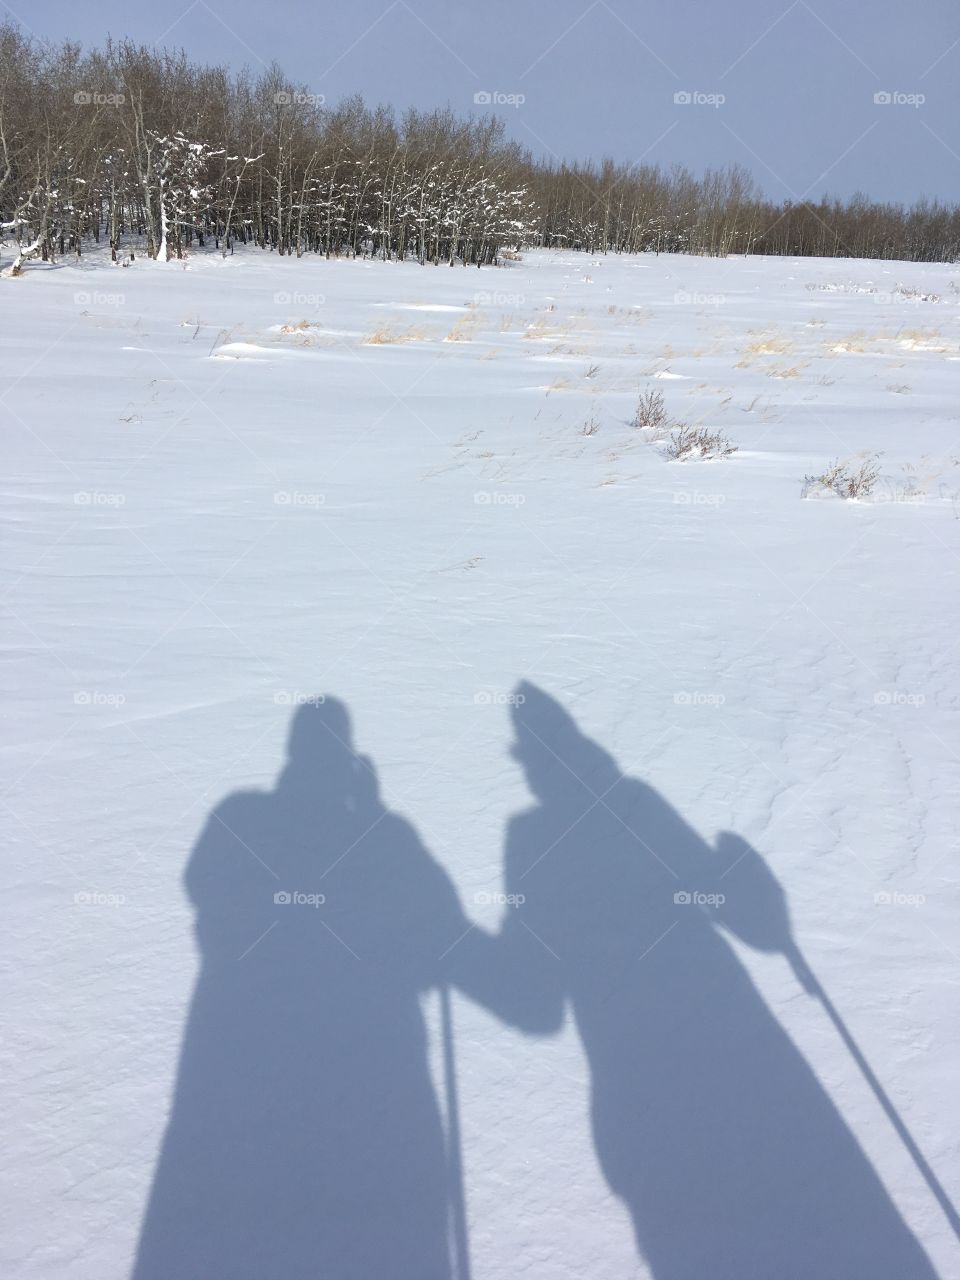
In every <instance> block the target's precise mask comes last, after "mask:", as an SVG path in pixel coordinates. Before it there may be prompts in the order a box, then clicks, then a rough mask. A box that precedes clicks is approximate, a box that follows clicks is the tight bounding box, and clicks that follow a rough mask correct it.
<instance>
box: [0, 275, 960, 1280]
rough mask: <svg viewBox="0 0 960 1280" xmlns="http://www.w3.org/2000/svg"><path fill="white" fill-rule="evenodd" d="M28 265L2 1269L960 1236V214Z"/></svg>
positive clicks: (926, 1247)
mask: <svg viewBox="0 0 960 1280" xmlns="http://www.w3.org/2000/svg"><path fill="white" fill-rule="evenodd" d="M0 293H2V299H0V300H2V313H0V325H2V328H0V336H2V347H0V350H2V382H0V415H2V420H3V426H4V433H5V439H6V449H7V478H6V480H5V482H4V504H3V517H2V518H3V528H4V539H3V542H4V552H3V555H4V564H5V578H6V584H5V597H4V623H5V627H4V641H3V656H4V659H5V662H4V664H3V696H4V705H5V708H6V712H7V717H6V725H7V728H6V737H5V747H4V752H3V774H4V782H5V793H4V799H3V803H4V806H5V816H6V819H7V829H8V831H9V836H10V843H9V852H8V856H7V858H6V860H5V862H4V871H3V877H4V885H3V900H4V904H5V927H4V942H3V953H4V956H5V960H4V968H5V975H6V978H5V987H6V993H7V994H6V997H5V1003H6V1006H7V1014H8V1024H7V1034H6V1036H5V1041H4V1048H3V1050H2V1053H3V1065H4V1076H5V1083H4V1097H5V1099H6V1113H7V1134H6V1140H5V1144H4V1155H3V1195H2V1204H3V1208H2V1211H0V1213H2V1219H0V1221H2V1231H0V1237H2V1245H0V1250H2V1252H0V1271H2V1273H3V1275H5V1276H10V1277H17V1278H18V1280H39V1278H40V1277H56V1278H57V1280H114V1278H117V1277H126V1276H128V1275H131V1274H133V1269H134V1265H135V1263H134V1259H135V1256H136V1254H137V1249H138V1241H139V1240H140V1238H141V1233H142V1239H143V1243H142V1245H141V1247H140V1261H139V1264H138V1265H137V1269H136V1276H137V1280H147V1278H148V1277H149V1278H150V1280H159V1278H161V1277H162V1278H163V1280H200V1278H201V1277H202V1278H203V1280H221V1278H222V1280H228V1278H229V1280H239V1277H246V1276H250V1277H251V1278H253V1277H257V1280H267V1278H268V1277H269V1278H270V1280H299V1278H300V1277H306V1276H314V1275H317V1276H319V1275H322V1276H324V1277H327V1276H329V1277H337V1278H338V1280H339V1278H342V1277H357V1280H360V1278H361V1277H363V1280H387V1277H388V1276H394V1277H397V1278H398V1280H428V1278H432V1277H441V1276H446V1275H450V1274H457V1264H456V1260H455V1262H454V1264H452V1265H453V1270H452V1271H451V1270H449V1269H448V1265H447V1262H446V1260H445V1259H446V1249H447V1246H446V1245H445V1244H444V1242H443V1239H442V1237H443V1236H444V1234H445V1233H447V1234H449V1236H450V1240H451V1243H450V1246H449V1248H450V1251H451V1252H452V1253H453V1254H454V1255H459V1275H460V1280H463V1277H464V1276H465V1274H466V1270H465V1268H464V1265H463V1256H464V1254H467V1253H468V1254H469V1274H471V1275H472V1276H473V1277H474V1280H501V1278H503V1277H508V1276H510V1277H515V1276H519V1275H521V1274H523V1275H529V1276H532V1277H536V1280H561V1278H563V1280H567V1278H571V1280H572V1278H573V1277H578V1278H580V1277H584V1276H589V1277H591V1280H623V1277H626V1276H637V1277H647V1276H653V1277H656V1280H663V1278H664V1277H666V1278H668V1280H707V1278H708V1277H709V1280H772V1277H774V1276H776V1277H778V1280H792V1278H796V1280H801V1278H802V1280H809V1278H810V1277H814V1276H816V1277H818V1280H828V1278H835V1280H841V1278H842V1280H916V1278H917V1277H924V1278H926V1277H928V1276H933V1275H937V1276H939V1277H941V1280H948V1278H950V1277H960V1248H958V1243H957V1240H956V1238H955V1236H954V1235H953V1233H952V1231H951V1228H950V1225H949V1223H948V1221H947V1217H946V1216H945V1214H944V1212H943V1209H942V1207H941V1205H940V1204H938V1201H937V1198H936V1196H937V1190H936V1184H935V1182H934V1179H936V1180H938V1181H939V1184H941V1185H942V1187H943V1189H944V1191H945V1194H946V1195H947V1196H949V1197H951V1198H952V1199H953V1200H954V1201H956V1200H957V1199H958V1198H960V1169H958V1161H957V1155H958V1146H960V1144H958V1138H957V1128H956V1079H957V1072H958V1068H960V984H958V961H960V954H958V944H957V930H956V919H957V905H958V904H957V866H956V856H957V836H956V832H957V801H958V798H960V772H958V764H960V737H958V734H957V689H958V688H960V642H958V621H957V613H956V600H957V587H958V577H960V574H958V551H960V522H958V517H960V466H958V462H960V397H958V394H957V393H958V387H960V270H958V269H957V268H956V267H948V266H920V265H912V264H900V263H879V262H863V261H824V260H811V259H807V260H801V261H791V260H776V259H750V258H739V259H729V260H725V261H714V260H705V259H699V258H685V257H679V256H669V257H660V258H654V257H640V258H622V259H617V258H613V257H608V258H596V259H594V258H590V257H589V256H586V255H578V254H561V253H542V254H528V255H525V257H524V260H523V261H522V262H520V263H510V264H507V265H506V266H504V267H503V268H502V269H485V270H482V271H478V270H464V269H461V268H455V269H450V268H447V267H443V268H419V267H416V266H413V265H397V264H384V263H371V262H326V261H322V260H319V261H318V260H312V259H304V260H303V261H299V262H298V261H293V260H290V261H287V260H280V261H278V260H276V259H275V258H272V257H269V256H267V255H257V254H254V253H250V254H242V255H241V254H237V256H235V257H233V258H231V259H229V260H228V261H226V262H223V261H222V260H220V259H219V258H218V257H215V256H209V257H206V258H195V259H194V260H192V261H191V262H190V264H189V268H188V269H184V268H183V266H182V265H177V264H169V265H167V266H158V265H155V264H151V263H148V262H145V261H140V260H138V261H137V262H135V263H133V264H132V265H131V266H130V267H129V269H122V268H120V267H112V266H110V264H109V263H108V262H107V261H105V260H103V259H99V260H98V259H97V258H91V259H87V260H85V261H84V262H83V263H82V264H81V265H79V266H75V265H64V266H63V267H58V268H55V269H44V268H42V267H37V268H35V269H33V270H30V271H29V272H28V273H27V275H26V276H25V278H23V279H22V280H8V281H4V282H3V288H2V290H0ZM650 388H652V389H654V390H659V391H662V393H663V395H664V399H665V403H666V408H667V411H668V413H669V414H670V416H671V417H672V418H675V419H678V420H683V421H687V422H690V423H703V424H705V425H707V426H709V427H710V428H713V429H716V430H719V431H721V432H723V433H724V434H725V435H726V436H728V437H729V438H730V440H731V441H732V442H733V443H734V444H736V445H737V446H738V447H739V451H738V452H737V453H735V454H734V455H733V456H731V457H729V458H727V459H725V460H723V461H712V462H706V461H696V460H695V461H687V462H671V461H669V460H668V458H667V457H666V454H665V448H664V445H663V443H662V442H660V443H658V442H657V441H656V440H653V439H650V437H651V435H653V434H655V433H651V432H649V431H646V432H644V431H638V430H636V429H635V428H634V427H632V426H631V425H630V418H631V416H632V414H633V410H634V408H635V405H636V401H637V396H638V393H639V391H640V390H645V389H650ZM587 423H592V425H591V426H589V427H587V428H586V430H585V424H587ZM875 452H880V453H881V454H882V456H881V458H880V463H879V465H880V470H881V479H880V481H879V483H878V485H877V487H876V489H875V491H874V494H873V497H872V499H871V500H869V501H862V502H855V503H851V502H845V501H842V500H840V499H837V498H832V497H824V496H822V495H819V496H818V495H817V494H816V492H815V491H814V492H810V491H808V494H807V497H806V498H804V497H803V496H802V495H803V492H804V478H805V476H807V475H808V474H813V473H819V472H821V471H822V470H823V469H824V467H825V466H826V465H827V464H828V463H830V462H831V461H832V460H833V459H835V458H848V457H854V456H856V455H859V454H872V453H875ZM321 698H325V699H326V701H321ZM348 716H349V724H348ZM294 721H295V722H296V730H295V732H294V734H293V741H292V745H291V749H290V755H289V761H290V763H289V765H288V767H287V768H286V771H285V773H284V774H283V777H282V778H280V777H279V775H280V773H281V770H282V769H284V764H285V761H286V760H287V759H288V754H287V753H288V735H289V734H290V731H291V725H292V723H293V722H294ZM351 726H352V727H351ZM351 734H352V739H351ZM354 746H355V748H356V751H357V752H358V753H360V757H362V759H359V760H358V758H357V757H356V756H354V755H353V754H352V748H353V747H354ZM278 779H279V780H278ZM237 792H246V793H248V794H247V795H245V796H239V797H238V796H237V795H236V793H237ZM250 792H256V793H259V794H254V795H251V794H249V793H250ZM388 810H389V811H390V812H389V813H388V812H387V811H388ZM211 815H213V816H212V817H211ZM518 815H522V816H519V817H518ZM401 820H402V821H401ZM201 832H204V834H203V837H202V839H201ZM723 833H732V835H730V834H728V835H724V834H723ZM198 841H199V844H198ZM744 841H745V842H747V843H746V844H744V843H743V842H744ZM751 849H752V850H756V851H757V853H756V854H754V853H753V852H751ZM191 851H193V853H191ZM505 858H506V862H505ZM188 864H189V872H188V874H187V879H186V883H185V881H184V874H185V872H186V871H187V868H188ZM774 878H775V879H774ZM776 881H778V882H779V885H780V887H781V889H782V894H783V895H784V898H785V902H786V904H787V905H788V908H789V912H790V915H791V918H792V922H793V939H794V941H795V943H796V946H797V947H798V949H799V953H800V954H802V956H803V957H804V958H805V961H806V962H807V963H808V964H809V966H810V969H811V970H812V971H813V973H814V974H815V975H816V978H817V979H819V981H820V983H822V990H823V991H824V992H825V993H826V995H827V996H828V998H829V1000H830V1001H831V1002H832V1004H833V1006H834V1008H835V1010H836V1011H837V1014H838V1015H839V1017H840V1018H841V1019H842V1020H843V1025H844V1026H845V1028H846V1030H847V1031H848V1033H849V1035H850V1036H852V1038H853V1040H854V1041H855V1042H856V1045H857V1046H858V1047H859V1050H860V1052H861V1053H862V1055H863V1059H865V1061H866V1063H868V1064H869V1068H870V1069H872V1071H873V1072H874V1073H875V1076H876V1080H877V1082H878V1084H879V1086H881V1087H882V1089H883V1090H884V1091H885V1095H886V1097H887V1098H888V1099H889V1105H890V1107H892V1108H893V1110H894V1112H895V1116H896V1117H898V1118H899V1124H900V1125H901V1126H902V1128H901V1132H899V1133H898V1131H897V1129H896V1128H895V1127H894V1123H892V1121H891V1118H890V1115H889V1114H887V1113H886V1112H885V1111H884V1109H883V1106H882V1104H881V1102H880V1101H879V1099H878V1095H877V1090H876V1089H875V1088H873V1087H871V1085H870V1084H869V1083H868V1081H867V1079H866V1078H865V1075H864V1073H863V1071H862V1070H861V1068H860V1066H859V1065H858V1063H857V1061H856V1060H855V1058H854V1057H853V1056H852V1054H851V1052H850V1050H849V1047H848V1046H847V1045H846V1044H845V1043H844V1041H843V1039H842V1038H841V1035H840V1033H839V1032H838V1029H837V1027H836V1026H835V1025H834V1024H833V1023H832V1022H831V1021H830V1019H829V1017H828V1014H827V1011H826V1009H825V1006H824V1004H823V1002H822V1001H821V1000H819V999H818V998H816V994H808V993H807V992H806V991H805V990H804V988H803V986H802V985H801V983H800V981H799V980H798V977H797V972H796V969H797V967H798V966H799V967H800V968H801V969H802V965H801V962H800V961H797V964H796V965H795V966H794V967H791V965H790V964H789V963H788V960H787V959H786V958H785V957H784V955H783V954H782V952H783V949H784V947H785V946H786V945H788V944H789V938H790V935H789V932H788V930H787V926H786V923H785V917H783V915H782V913H781V912H780V906H781V905H782V903H781V899H780V897H779V896H778V894H779V891H778V890H777V887H776ZM274 894H280V895H281V901H279V902H277V903H275V902H274ZM283 894H290V895H299V897H298V898H295V899H294V900H293V901H289V902H285V901H283V900H282V895H283ZM675 895H679V896H678V897H677V900H675ZM684 895H688V896H689V895H700V898H699V902H698V901H689V902H688V901H684V900H683V899H684ZM721 897H722V898H723V899H724V900H725V901H724V902H722V903H720V898H721ZM191 898H192V901H191ZM311 899H312V900H311ZM717 917H719V919H720V920H721V921H723V920H725V921H726V924H725V925H724V924H718V923H717ZM195 920H196V921H197V923H198V929H199V944H198V939H197V936H196V935H195V933H194V922H195ZM471 925H473V926H474V927H472V928H471V927H470V926H471ZM465 931H466V932H465ZM201 947H202V949H203V955H204V963H203V966H202V970H201V950H200V948H201ZM447 984H450V986H451V988H452V996H451V998H450V1013H451V1016H450V1018H449V1019H448V1020H446V1026H445V1020H444V1018H443V1008H442V1006H443V1000H444V996H443V994H442V992H443V991H445V990H446V989H447ZM191 1002H192V1003H191ZM421 1010H422V1019H421ZM188 1018H189V1023H188ZM424 1028H425V1029H426V1040H425V1041H424V1035H423V1031H424ZM181 1051H182V1052H183V1058H182V1060H181V1059H180V1054H181ZM454 1079H455V1081H456V1089H455V1090H452V1088H451V1085H452V1083H453V1081H454ZM454 1094H455V1097H454ZM171 1116H172V1119H171ZM451 1121H453V1124H452V1126H451ZM168 1122H169V1124H170V1127H169V1132H167V1126H168ZM451 1127H452V1128H453V1129H454V1130H456V1129H457V1127H459V1142H456V1143H454V1144H452V1145H451V1144H449V1143H448V1151H447V1156H446V1158H445V1157H444V1151H443V1141H444V1139H443V1136H442V1135H443V1132H447V1133H449V1132H450V1130H451ZM904 1130H905V1131H908V1133H909V1135H911V1137H912V1140H913V1142H915V1144H916V1148H917V1149H918V1151H919V1152H922V1157H923V1158H924V1159H925V1160H926V1161H927V1162H928V1163H929V1166H930V1171H931V1172H929V1173H928V1174H927V1176H926V1177H924V1176H922V1174H921V1172H920V1171H919V1169H918V1163H917V1161H916V1160H915V1159H914V1158H913V1157H912V1155H911V1153H910V1151H909V1150H908V1148H907V1143H906V1142H905V1141H904V1137H905V1134H904ZM165 1132H167V1137H166V1145H165V1146H164V1141H165V1139H164V1135H165ZM458 1153H459V1159H460V1160H461V1161H462V1179H461V1177H460V1176H458V1174H457V1159H458ZM152 1186H153V1188H154V1189H153V1192H152V1195H151V1187H152ZM148 1204H150V1206H151V1208H150V1212H149V1213H148V1212H147V1206H148ZM461 1204H462V1206H463V1215H462V1217H463V1222H462V1224H461V1226H460V1228H459V1229H458V1228H457V1226H456V1222H457V1220H458V1218H459V1216H460V1215H459V1213H458V1206H460V1205H461ZM448 1210H449V1212H448ZM448 1219H449V1222H450V1223H453V1225H452V1226H448ZM144 1223H146V1225H144ZM635 1232H636V1234H635ZM922 1251H925V1253H926V1255H927V1259H928V1261H925V1260H924V1258H923V1254H922Z"/></svg>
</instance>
